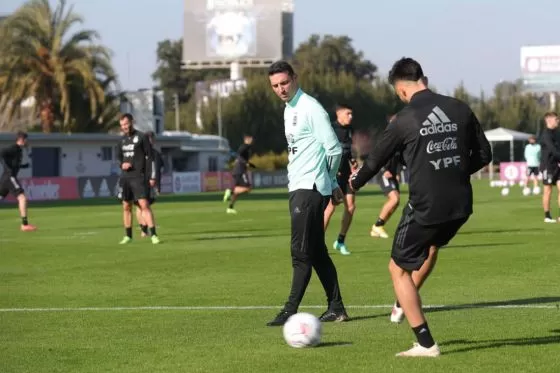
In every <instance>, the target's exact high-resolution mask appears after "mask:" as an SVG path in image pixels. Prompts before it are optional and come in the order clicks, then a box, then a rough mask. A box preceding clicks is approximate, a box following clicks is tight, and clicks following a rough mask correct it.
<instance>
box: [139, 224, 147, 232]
mask: <svg viewBox="0 0 560 373" xmlns="http://www.w3.org/2000/svg"><path fill="white" fill-rule="evenodd" d="M140 229H141V230H142V233H144V234H148V226H147V225H142V224H140Z"/></svg>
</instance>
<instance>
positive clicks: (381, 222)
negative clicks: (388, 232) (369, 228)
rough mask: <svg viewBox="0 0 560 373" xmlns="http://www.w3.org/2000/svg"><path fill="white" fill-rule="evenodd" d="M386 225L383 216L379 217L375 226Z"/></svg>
mask: <svg viewBox="0 0 560 373" xmlns="http://www.w3.org/2000/svg"><path fill="white" fill-rule="evenodd" d="M384 225H385V220H383V219H381V218H377V221H376V222H375V226H376V227H382V226H384Z"/></svg>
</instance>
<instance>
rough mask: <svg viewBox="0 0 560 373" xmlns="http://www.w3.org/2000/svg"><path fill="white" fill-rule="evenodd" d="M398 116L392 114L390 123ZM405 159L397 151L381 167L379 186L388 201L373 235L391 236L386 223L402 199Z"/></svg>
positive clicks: (373, 227)
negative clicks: (400, 174)
mask: <svg viewBox="0 0 560 373" xmlns="http://www.w3.org/2000/svg"><path fill="white" fill-rule="evenodd" d="M395 118H396V115H393V116H391V118H390V119H389V123H391V121H393V120H394V119H395ZM402 164H403V160H402V157H401V154H400V153H399V152H397V153H396V154H395V155H394V156H393V157H391V158H390V159H389V161H388V162H387V164H386V165H385V166H383V167H382V168H381V175H380V178H379V186H380V187H381V191H382V192H383V194H385V197H387V201H386V202H385V204H384V205H383V207H382V208H381V211H380V212H379V216H378V217H377V221H376V222H375V224H374V225H373V226H372V227H371V231H370V233H369V234H370V236H371V237H381V238H389V235H388V234H387V231H385V224H386V223H387V222H388V221H389V219H390V218H391V216H393V213H394V212H395V210H396V209H397V207H398V206H399V204H400V201H401V191H400V188H399V173H400V170H401V166H402Z"/></svg>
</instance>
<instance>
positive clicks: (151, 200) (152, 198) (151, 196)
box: [134, 184, 157, 206]
mask: <svg viewBox="0 0 560 373" xmlns="http://www.w3.org/2000/svg"><path fill="white" fill-rule="evenodd" d="M148 192H149V194H148V204H149V205H150V206H151V205H153V204H154V203H156V196H157V192H156V188H152V187H150V185H149V184H148ZM134 204H135V205H136V206H140V205H139V204H138V200H136V201H134Z"/></svg>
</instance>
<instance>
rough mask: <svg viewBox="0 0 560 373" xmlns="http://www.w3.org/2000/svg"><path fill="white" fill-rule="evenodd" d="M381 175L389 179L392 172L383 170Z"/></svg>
mask: <svg viewBox="0 0 560 373" xmlns="http://www.w3.org/2000/svg"><path fill="white" fill-rule="evenodd" d="M383 177H384V178H385V179H390V178H392V177H393V174H392V173H391V172H390V171H385V172H384V173H383Z"/></svg>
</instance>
